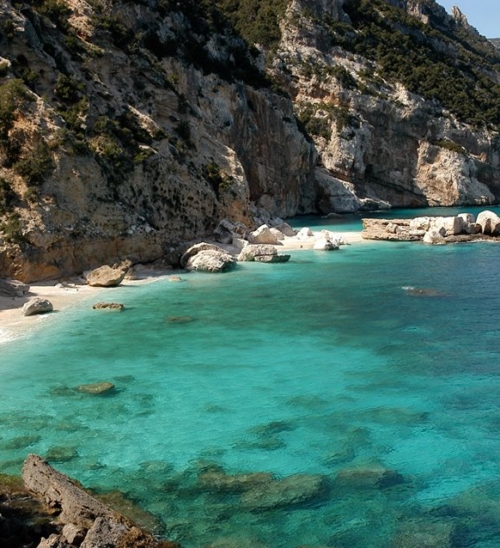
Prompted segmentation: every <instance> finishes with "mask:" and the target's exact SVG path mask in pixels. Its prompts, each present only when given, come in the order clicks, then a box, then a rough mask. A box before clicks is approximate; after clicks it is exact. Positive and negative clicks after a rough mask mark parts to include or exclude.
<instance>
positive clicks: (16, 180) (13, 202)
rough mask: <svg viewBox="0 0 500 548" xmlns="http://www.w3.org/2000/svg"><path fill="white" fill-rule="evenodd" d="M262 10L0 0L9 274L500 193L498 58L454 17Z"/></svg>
mask: <svg viewBox="0 0 500 548" xmlns="http://www.w3.org/2000/svg"><path fill="white" fill-rule="evenodd" d="M249 3H250V4H251V5H252V2H249ZM271 4H272V5H270V6H267V5H266V6H263V5H261V3H260V2H257V1H255V2H254V3H253V5H252V8H255V9H254V11H255V12H258V13H259V15H260V16H262V15H263V12H262V10H265V9H269V10H271V11H270V13H269V14H267V15H269V17H265V20H266V25H260V26H259V22H260V21H262V19H261V18H260V17H258V18H255V20H248V17H247V19H246V20H245V21H244V22H242V20H241V16H242V13H243V12H242V10H243V7H242V6H241V5H240V4H239V3H232V2H195V1H194V0H186V1H185V2H174V1H171V0H162V1H160V0H150V1H148V2H126V1H124V0H117V1H116V2H113V3H112V4H110V3H109V2H105V1H104V0H95V1H93V2H91V3H87V2H85V1H84V0H60V1H58V2H57V8H54V7H53V6H52V4H51V3H48V4H47V3H46V2H36V3H33V2H32V3H28V4H26V5H24V4H23V5H22V6H21V5H20V4H19V3H16V2H12V1H11V0H6V1H5V2H3V3H2V4H1V6H0V26H1V28H3V29H7V30H4V32H2V34H1V36H0V45H1V47H2V57H1V59H0V68H1V71H0V104H1V105H2V106H1V109H2V113H1V114H2V115H1V116H0V120H1V122H0V133H1V139H0V164H1V166H0V171H1V172H0V181H1V182H0V276H2V277H14V278H16V279H20V280H23V281H25V282H26V281H33V280H41V279H53V278H57V277H61V276H67V275H72V274H79V273H81V272H83V271H85V270H87V269H90V268H95V267H96V266H99V265H101V264H104V263H112V262H115V261H116V262H118V261H121V260H123V259H130V260H131V261H132V262H133V263H137V262H150V261H154V260H157V259H160V258H164V259H165V260H167V261H169V262H170V263H171V264H176V263H177V260H178V254H177V250H179V249H180V248H181V247H182V245H183V244H184V242H187V241H199V240H200V239H202V238H206V237H208V236H209V235H212V234H214V230H215V231H216V232H215V236H216V239H217V241H219V242H220V243H223V244H230V243H231V237H232V238H233V240H234V237H235V233H236V232H237V230H236V231H235V227H236V228H237V227H238V223H243V224H244V225H245V226H247V227H248V230H249V231H251V230H253V229H255V228H256V227H258V226H260V225H262V224H267V225H268V226H269V228H270V232H271V233H273V234H274V236H278V235H277V234H276V233H275V232H274V231H273V229H277V230H279V231H280V232H282V233H284V234H285V235H286V236H290V234H288V233H287V232H285V229H284V228H283V229H282V228H280V226H278V224H276V225H275V224H272V223H271V220H272V219H277V218H281V219H282V218H287V217H291V216H294V215H297V214H301V213H321V214H323V213H330V212H354V211H365V210H373V209H386V208H390V207H391V206H412V207H418V206H426V205H430V206H435V205H465V204H489V203H494V202H496V201H499V200H500V139H499V137H498V127H499V126H500V111H499V104H500V92H499V91H498V85H497V84H498V83H499V82H500V72H499V69H498V66H499V65H498V63H499V60H500V54H499V53H498V51H497V50H496V49H495V47H494V46H493V45H492V44H491V43H490V42H488V41H487V40H486V39H484V38H482V37H481V36H479V35H478V34H477V32H476V31H475V30H474V29H473V28H472V27H470V25H469V24H468V23H467V21H466V19H465V18H464V16H463V14H461V13H460V12H459V11H455V13H454V14H453V15H448V14H447V13H446V11H445V10H444V9H443V8H441V7H440V6H439V5H438V4H437V3H435V2H434V0H426V1H425V2H424V1H423V0H414V1H411V2H407V1H398V2H395V1H393V0H377V1H376V2H354V1H344V0H290V1H288V2H275V3H271ZM220 10H222V12H223V13H221V11H220ZM264 15H266V14H264ZM256 25H257V27H258V28H257V27H256ZM240 33H241V34H240ZM243 38H246V40H247V42H245V40H244V39H243ZM249 44H250V46H249ZM252 44H256V46H258V47H254V46H253V45H252ZM407 59H410V60H411V66H412V67H413V69H412V71H407V70H405V67H407V66H408V63H407V62H406V60H407ZM110 60H112V61H110ZM221 220H222V221H224V220H225V221H226V224H224V225H223V224H221ZM231 223H232V227H231V226H229V225H230V224H231ZM228 224H229V225H228ZM242 236H244V234H241V233H240V234H239V235H238V236H237V237H238V238H240V237H242ZM278 239H279V238H278Z"/></svg>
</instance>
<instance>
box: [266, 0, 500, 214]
mask: <svg viewBox="0 0 500 548" xmlns="http://www.w3.org/2000/svg"><path fill="white" fill-rule="evenodd" d="M370 25H371V26H370ZM281 28H282V40H281V43H280V46H279V49H278V52H277V55H276V57H275V59H274V69H275V72H276V75H277V77H278V78H279V79H280V81H281V82H282V84H283V85H284V86H285V87H286V88H287V89H288V90H289V91H290V93H291V95H292V97H293V99H294V102H295V106H296V108H297V110H298V112H299V116H300V117H301V119H302V120H303V122H304V124H305V126H306V128H307V129H308V131H309V133H310V134H311V135H312V136H313V138H314V142H315V145H316V147H317V149H318V152H319V156H318V166H317V168H316V182H317V185H318V187H319V188H318V194H317V196H316V199H317V206H318V208H319V210H320V211H321V212H323V213H328V212H330V211H338V212H345V211H356V210H359V209H364V208H373V207H377V205H378V206H380V207H388V206H395V207H417V206H427V205H430V206H438V205H442V206H446V205H466V204H485V203H493V202H497V201H498V199H499V197H500V169H499V168H500V164H499V158H500V155H499V153H500V141H499V139H498V132H497V130H498V115H499V113H500V101H498V97H499V96H498V91H499V88H498V85H497V84H496V83H497V82H498V77H499V76H500V59H499V57H498V56H496V55H495V53H494V52H493V51H492V48H491V47H490V46H489V44H488V43H487V41H486V40H485V39H483V38H482V37H480V36H479V35H478V34H477V31H475V29H473V28H472V27H470V26H469V25H468V23H467V20H466V19H465V17H464V16H463V14H462V13H461V12H460V11H459V10H458V9H455V10H454V12H453V14H452V15H448V14H447V13H446V11H445V10H444V9H443V8H442V7H441V6H439V5H437V4H436V3H435V2H432V1H431V2H429V1H426V2H423V1H418V0H391V1H390V2H389V1H388V2H383V1H374V2H371V3H369V2H366V1H357V0H329V1H326V0H325V1H323V2H311V1H310V0H294V1H293V2H291V4H290V7H289V9H288V12H287V16H286V18H285V19H284V20H283V22H282V27H281ZM459 39H460V40H462V43H459V42H458V40H459ZM462 45H463V46H464V47H466V48H468V50H467V51H465V50H464V49H463V47H462ZM391 50H392V51H391ZM419 50H420V51H419ZM395 52H398V53H397V54H396V53H395ZM471 52H472V53H471ZM481 52H482V53H483V54H484V55H486V56H489V58H491V63H490V64H489V66H488V68H487V69H485V71H484V73H481V70H478V68H477V66H474V63H479V62H480V61H479V57H478V56H479V55H480V53H481ZM391 55H392V58H390V56H391ZM426 59H428V60H429V61H428V66H423V63H425V62H427V61H426ZM445 60H446V63H447V64H445V62H444V61H445ZM459 60H460V61H462V62H463V63H468V69H467V71H465V72H460V71H459V70H458V69H457V68H456V67H455V64H458V62H459ZM405 65H407V69H405ZM445 70H447V71H448V72H449V74H450V76H449V77H450V78H453V77H455V78H456V81H453V80H450V82H449V89H446V88H445V86H446V85H447V84H446V83H443V82H439V81H438V80H439V71H445ZM429 75H430V76H429ZM428 78H430V79H434V80H435V81H430V80H429V82H427V79H428ZM480 79H483V80H484V85H485V86H486V87H487V86H488V85H489V86H490V88H495V93H496V96H495V99H494V101H496V102H492V104H493V105H494V106H493V109H492V110H491V111H490V112H486V109H485V111H484V112H481V107H480V106H478V107H477V109H478V111H477V112H474V116H470V115H467V114H465V113H464V112H463V109H462V105H460V104H459V101H452V100H448V101H446V100H445V101H442V100H440V98H441V96H442V97H444V98H445V99H447V95H450V96H453V97H455V98H456V97H458V96H459V95H460V94H463V95H464V97H463V101H464V103H467V102H470V104H473V103H474V102H475V101H476V99H475V98H474V97H472V96H470V97H467V95H466V91H467V86H468V83H467V82H469V83H470V86H472V87H474V86H477V81H478V80H480ZM462 80H463V81H462ZM488 81H489V82H488ZM412 84H414V85H412ZM412 88H413V92H412ZM415 90H418V91H420V90H421V91H422V92H423V93H421V94H418V93H416V92H415ZM425 95H432V96H434V99H431V100H430V99H429V97H427V98H425ZM448 99H449V98H448ZM470 114H472V112H471V113H470ZM492 114H494V116H495V119H494V120H493V117H492ZM473 117H474V118H475V120H474V122H473V123H472V124H471V118H473ZM491 122H493V123H491ZM303 205H304V208H305V209H307V208H308V207H309V206H310V204H303Z"/></svg>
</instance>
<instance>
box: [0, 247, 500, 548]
mask: <svg viewBox="0 0 500 548" xmlns="http://www.w3.org/2000/svg"><path fill="white" fill-rule="evenodd" d="M499 253H500V247H498V246H497V245H495V244H470V245H469V244H463V245H460V246H446V247H427V246H422V245H419V244H406V243H388V244H386V243H376V244H357V245H353V246H349V247H344V248H342V249H341V250H340V251H339V252H334V253H317V252H316V253H315V252H313V251H301V252H297V253H294V254H293V256H292V260H291V262H290V263H288V264H283V265H262V264H251V263H246V264H241V265H239V266H238V269H237V270H236V271H235V272H233V273H230V274H226V275H213V276H212V275H203V274H190V275H186V276H183V278H184V280H185V281H183V282H181V283H171V282H168V281H160V282H157V283H154V284H149V285H145V286H141V287H132V288H119V289H116V290H112V291H110V299H111V300H114V301H119V302H123V303H124V304H125V305H126V307H127V308H126V310H125V312H123V313H121V314H119V313H105V312H103V313H98V312H96V311H92V310H90V305H91V304H92V301H88V302H86V303H82V304H81V305H78V306H77V307H75V308H74V309H71V310H67V311H64V312H63V313H60V314H54V315H52V316H50V317H47V318H46V319H44V320H43V326H44V328H43V330H39V331H35V332H34V333H33V334H32V335H31V336H30V337H29V338H27V339H24V340H18V341H13V342H9V343H6V344H5V345H2V347H1V348H0V350H1V352H2V354H1V358H0V382H1V384H2V387H1V388H2V389H1V391H0V424H1V431H0V437H1V439H0V463H1V465H2V469H3V471H4V472H8V473H18V472H19V470H20V466H21V463H22V461H23V459H24V458H25V456H26V454H28V453H30V452H35V453H39V454H41V455H49V456H50V457H51V459H50V460H51V462H53V464H54V465H55V466H56V467H57V468H59V469H60V470H62V471H64V472H66V473H69V474H71V475H72V476H74V477H76V478H78V479H79V480H80V481H82V482H83V483H84V484H85V485H87V486H90V487H94V488H97V489H99V490H121V491H122V492H124V493H125V494H126V495H127V496H128V497H129V498H131V499H133V500H134V501H136V502H137V503H138V504H140V505H141V506H142V508H144V509H146V510H147V511H149V512H151V513H152V514H153V515H154V516H155V517H156V518H157V520H158V532H159V533H160V534H163V535H166V536H169V537H170V538H173V539H177V540H179V541H180V542H181V543H182V545H183V546H185V547H201V546H238V547H240V548H241V547H245V546H253V547H258V546H260V545H261V544H262V545H264V546H269V547H271V548H279V547H295V546H297V547H298V546H310V547H313V546H315V547H318V548H319V547H320V546H321V547H324V546H331V547H342V548H358V547H359V548H369V547H374V548H375V547H376V548H379V547H380V548H382V547H387V546H396V547H403V546H404V547H409V546H415V547H417V546H419V547H420V546H424V545H426V544H425V543H424V540H425V539H424V537H423V536H422V535H427V537H426V538H427V539H428V538H431V539H432V541H433V542H434V544H427V545H432V546H448V545H450V546H477V547H480V548H486V547H487V548H490V547H494V546H499V545H500V504H499V503H498V500H499V495H500V481H499V477H500V460H499V459H498V455H499V454H500V437H499V435H498V433H499V428H500V366H499V364H500V359H499V358H500V337H499V335H500V327H499V325H498V311H499V310H500V286H499V284H498V281H497V272H498V263H499ZM404 288H406V289H404ZM412 288H414V289H412ZM187 320H190V321H187ZM98 381H111V382H113V383H114V384H115V385H116V391H115V392H114V393H113V394H112V395H108V396H90V395H86V394H81V393H78V392H76V391H74V390H73V388H74V387H76V386H78V385H80V384H84V383H92V382H98ZM213 464H216V465H218V466H220V467H222V468H223V469H224V470H225V472H226V473H227V474H232V475H235V474H241V473H251V472H270V473H272V474H274V475H275V476H276V477H278V478H288V477H289V476H291V475H295V474H300V475H307V476H306V480H305V481H306V484H307V485H306V487H305V488H304V485H303V484H301V485H302V486H299V487H297V489H298V491H297V493H296V496H295V498H294V497H293V496H291V495H290V492H289V491H287V492H284V493H282V494H281V495H282V496H281V495H279V496H278V495H276V496H275V497H274V499H273V502H272V503H269V499H266V498H265V497H266V495H265V494H264V495H263V494H262V493H260V494H259V489H261V490H262V489H263V488H262V487H259V486H258V485H253V486H252V487H251V489H250V488H249V487H248V485H247V486H246V487H245V488H244V489H243V488H238V489H237V488H235V487H234V485H233V487H232V488H231V489H226V490H221V489H220V488H216V487H215V486H214V485H210V484H208V483H207V481H206V479H205V480H204V479H203V478H204V475H203V473H204V472H206V471H207V469H208V470H211V469H212V468H210V466H212V465H213ZM384 470H387V471H391V472H386V475H383V473H382V471H384ZM395 472H397V473H398V474H400V475H396V474H395ZM316 476H321V477H323V478H324V479H323V482H322V483H321V489H315V488H309V490H308V487H307V486H309V487H310V485H311V483H310V482H311V481H312V482H313V480H314V478H315V477H316ZM308 482H309V483H308ZM255 483H256V484H258V482H255ZM313 483H314V482H313ZM314 485H317V484H314ZM274 487H276V484H274ZM263 497H264V498H263ZM291 499H293V500H291ZM262 500H265V501H267V502H264V503H262ZM255 501H257V504H256V503H255ZM259 501H260V502H259ZM291 502H295V503H296V504H291ZM275 503H276V504H275ZM221 539H236V540H233V544H232V545H231V544H228V542H229V541H227V542H226V544H224V542H225V541H224V542H223V541H222V540H221ZM450 539H451V540H450ZM259 543H261V544H259Z"/></svg>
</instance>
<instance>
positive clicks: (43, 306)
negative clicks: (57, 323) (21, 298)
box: [23, 297, 54, 316]
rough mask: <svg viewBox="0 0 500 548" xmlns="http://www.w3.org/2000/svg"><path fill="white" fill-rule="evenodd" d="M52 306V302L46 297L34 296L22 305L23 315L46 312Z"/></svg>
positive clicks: (50, 309)
mask: <svg viewBox="0 0 500 548" xmlns="http://www.w3.org/2000/svg"><path fill="white" fill-rule="evenodd" d="M53 310H54V307H53V306H52V303H51V302H50V301H49V300H47V299H41V298H40V297H35V298H33V299H30V300H29V301H28V302H27V303H25V304H24V306H23V314H24V315H25V316H34V315H35V314H46V313H47V312H52V311H53Z"/></svg>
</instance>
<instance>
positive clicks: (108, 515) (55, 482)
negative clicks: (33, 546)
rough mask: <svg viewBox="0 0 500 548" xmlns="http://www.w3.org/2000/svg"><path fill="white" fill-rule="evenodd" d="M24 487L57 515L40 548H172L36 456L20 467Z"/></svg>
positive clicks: (31, 456)
mask: <svg viewBox="0 0 500 548" xmlns="http://www.w3.org/2000/svg"><path fill="white" fill-rule="evenodd" d="M22 478H23V482H24V485H25V486H26V488H27V489H28V490H29V491H30V492H31V493H33V494H34V495H36V496H37V497H39V498H40V499H41V500H42V501H43V503H44V504H45V505H46V506H47V507H48V508H50V509H52V511H53V513H54V515H56V516H57V522H58V524H59V525H60V531H59V532H57V533H53V534H51V535H50V536H49V537H48V538H46V539H42V540H41V543H40V544H39V547H40V548H55V547H58V548H76V547H78V546H79V547H80V548H103V547H107V548H139V547H140V548H175V547H176V546H178V545H177V544H174V543H171V542H168V541H163V542H161V541H157V540H155V538H154V537H153V536H152V535H150V534H149V533H146V532H144V531H142V530H141V529H139V528H138V527H137V526H136V525H134V524H133V523H132V522H130V521H129V520H128V519H127V518H125V517H124V516H122V515H120V514H118V513H117V512H115V511H113V510H112V509H111V508H109V507H108V506H106V505H105V504H103V503H101V502H99V501H98V500H97V499H95V498H94V497H92V496H91V495H89V494H88V493H87V492H85V491H84V490H83V489H82V488H81V487H80V486H79V485H77V484H76V482H74V481H72V480H71V479H70V478H68V477H67V476H65V475H64V474H61V473H60V472H58V471H57V470H54V469H53V468H52V467H51V466H50V465H49V464H48V463H47V462H45V461H44V460H43V459H41V458H40V457H39V456H37V455H30V456H29V457H28V458H27V459H26V461H25V463H24V466H23V470H22Z"/></svg>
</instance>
